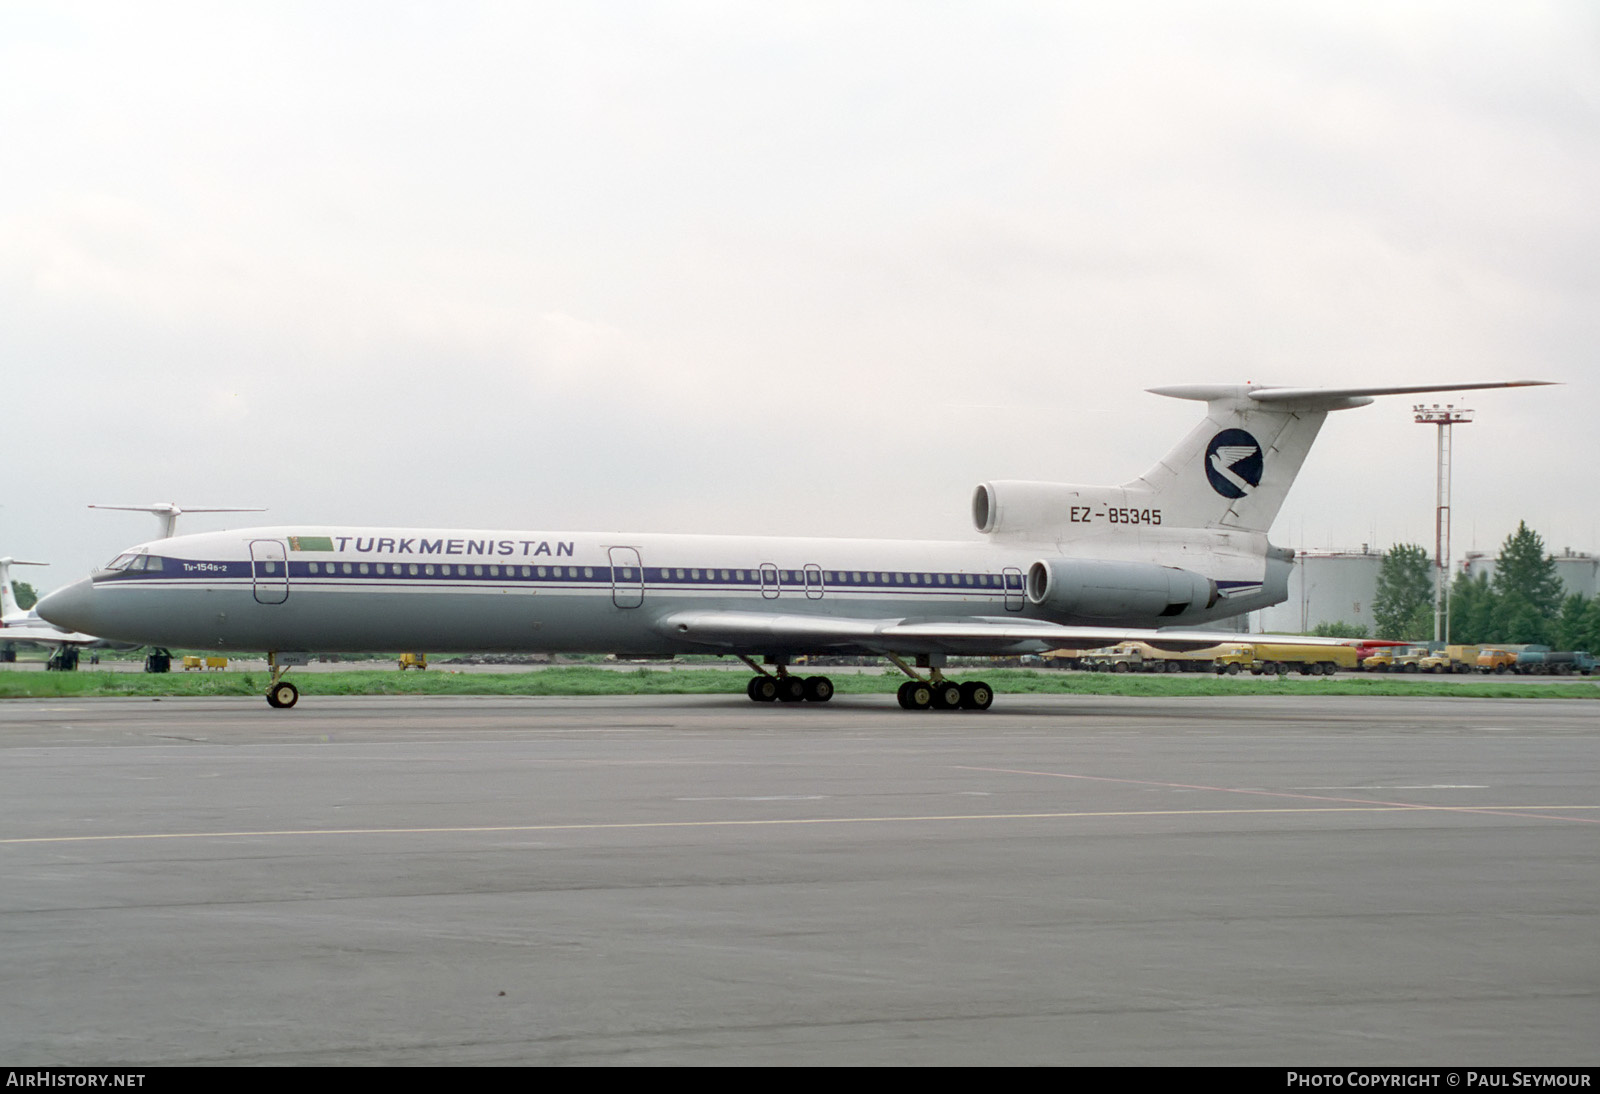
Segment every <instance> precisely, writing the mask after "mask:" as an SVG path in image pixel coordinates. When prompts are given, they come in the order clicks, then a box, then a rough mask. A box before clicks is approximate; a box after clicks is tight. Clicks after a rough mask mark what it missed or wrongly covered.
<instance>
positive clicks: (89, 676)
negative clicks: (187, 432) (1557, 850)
mask: <svg viewBox="0 0 1600 1094" xmlns="http://www.w3.org/2000/svg"><path fill="white" fill-rule="evenodd" d="M824 671H826V670H824ZM950 675H951V677H952V678H954V679H956V680H970V679H983V680H986V681H988V683H989V684H990V685H991V686H993V687H994V689H995V691H996V692H997V693H998V694H999V695H1000V696H1001V697H1002V698H1003V697H1004V696H1005V695H1007V694H1019V693H1030V694H1042V695H1129V696H1173V697H1179V696H1195V695H1228V696H1247V695H1296V694H1311V695H1376V696H1414V697H1418V698H1428V699H1444V698H1448V699H1600V682H1593V681H1582V682H1574V683H1561V684H1527V683H1514V682H1511V681H1508V680H1506V679H1505V678H1503V677H1493V678H1486V679H1484V680H1483V681H1481V682H1479V681H1473V682H1469V683H1453V682H1447V681H1443V680H1440V681H1433V680H1405V681H1399V680H1390V679H1386V678H1384V677H1381V676H1374V677H1368V676H1335V677H1314V678H1311V677H1301V676H1297V675H1296V676H1284V677H1219V676H1210V675H1188V674H1185V675H1181V676H1145V675H1123V674H1113V673H1071V672H1051V671H1033V670H1028V669H997V670H994V671H987V670H983V669H962V670H952V671H951V673H950ZM269 679H270V677H269V676H268V675H267V674H266V673H265V672H208V673H204V674H189V673H178V672H174V673H167V674H162V675H146V674H144V673H120V672H119V673H112V672H61V673H56V672H50V673H46V672H5V673H0V699H56V698H93V697H97V696H130V697H168V696H175V697H176V696H213V695H251V696H259V695H263V694H265V692H266V688H267V682H268V680H269ZM287 679H289V680H291V681H292V682H293V683H294V684H295V686H296V687H298V688H299V689H300V692H301V694H302V695H718V694H726V695H737V694H739V693H740V692H741V691H743V690H744V685H745V681H746V679H747V677H746V676H745V675H744V674H743V673H740V672H729V671H725V670H721V669H667V670H663V669H635V670H632V671H627V670H623V671H618V670H614V669H596V668H584V667H558V668H548V669H539V670H536V671H531V672H507V673H487V672H474V673H455V672H450V671H448V670H445V671H441V670H438V669H429V670H427V671H425V672H404V673H402V672H397V671H395V670H394V669H384V670H369V671H357V672H291V673H290V674H289V675H288V677H287ZM904 679H905V677H903V676H902V675H900V674H899V673H898V672H894V673H890V672H883V673H841V674H839V675H837V676H834V677H832V680H833V683H834V688H835V690H836V691H837V692H839V693H840V694H843V695H868V694H893V693H894V690H895V689H896V688H897V687H899V686H900V684H901V682H902V681H903V680H904Z"/></svg>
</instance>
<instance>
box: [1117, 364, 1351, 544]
mask: <svg viewBox="0 0 1600 1094" xmlns="http://www.w3.org/2000/svg"><path fill="white" fill-rule="evenodd" d="M1155 391H1156V393H1157V394H1159V395H1172V396H1175V397H1177V398H1182V399H1204V400H1205V403H1206V416H1205V418H1204V419H1203V420H1202V421H1201V422H1200V424H1199V425H1197V426H1195V427H1194V429H1192V430H1190V431H1189V434H1188V436H1186V437H1184V438H1183V440H1181V441H1179V442H1178V445H1177V447H1175V448H1174V449H1173V450H1172V451H1171V452H1168V453H1167V454H1166V455H1165V456H1163V457H1162V458H1161V461H1160V462H1159V463H1157V464H1156V465H1155V466H1154V467H1152V468H1151V469H1150V470H1149V471H1146V472H1145V473H1144V474H1143V475H1142V476H1140V477H1139V478H1138V479H1137V480H1135V481H1133V482H1130V483H1127V484H1125V486H1124V488H1125V489H1126V490H1128V491H1129V492H1130V493H1149V494H1151V495H1153V496H1154V497H1157V498H1159V499H1160V505H1161V510H1162V520H1163V523H1164V524H1166V525H1169V526H1171V525H1176V526H1178V527H1180V528H1238V529H1242V530H1247V531H1252V532H1265V531H1266V530H1267V529H1269V528H1271V527H1272V522H1273V521H1274V520H1275V519H1277V516H1278V510H1279V509H1281V508H1282V507H1283V500H1284V498H1285V497H1287V496H1288V493H1289V487H1290V486H1291V485H1292V484H1293V483H1294V479H1295V476H1296V475H1297V474H1299V472H1300V466H1301V465H1302V464H1303V463H1305V459H1306V454H1307V453H1308V452H1310V451H1311V443H1312V442H1313V441H1315V440H1316V439H1317V433H1318V431H1319V430H1321V429H1322V423H1323V421H1324V419H1326V418H1327V416H1328V412H1327V410H1325V409H1295V408H1280V407H1276V406H1273V405H1271V404H1263V403H1260V402H1257V401H1255V400H1254V399H1251V398H1250V391H1251V389H1250V388H1248V387H1215V386H1204V387H1201V386H1196V387H1190V388H1157V389H1155Z"/></svg>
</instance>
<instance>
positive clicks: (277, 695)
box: [267, 681, 300, 710]
mask: <svg viewBox="0 0 1600 1094" xmlns="http://www.w3.org/2000/svg"><path fill="white" fill-rule="evenodd" d="M299 701H300V689H299V688H297V687H295V686H294V685H293V684H291V683H289V682H288V681H280V682H278V683H276V684H273V685H272V686H271V687H270V688H268V689H267V706H269V707H276V708H278V709H282V710H287V709H288V708H289V707H292V706H294V705H295V704H296V703H298V702H299Z"/></svg>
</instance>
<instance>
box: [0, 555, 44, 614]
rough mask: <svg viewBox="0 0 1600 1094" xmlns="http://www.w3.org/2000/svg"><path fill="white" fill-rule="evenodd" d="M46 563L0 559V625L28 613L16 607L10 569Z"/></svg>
mask: <svg viewBox="0 0 1600 1094" xmlns="http://www.w3.org/2000/svg"><path fill="white" fill-rule="evenodd" d="M48 565H50V564H49V563H48V562H28V561H27V560H25V559H20V558H9V557H7V558H0V625H4V624H5V623H9V622H10V621H11V620H13V619H19V618H21V617H22V616H24V615H27V614H28V613H27V612H25V611H23V610H22V609H21V608H20V607H18V606H17V594H16V592H15V591H14V590H13V589H12V588H11V567H13V566H48Z"/></svg>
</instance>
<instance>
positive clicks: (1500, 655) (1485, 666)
mask: <svg viewBox="0 0 1600 1094" xmlns="http://www.w3.org/2000/svg"><path fill="white" fill-rule="evenodd" d="M1516 663H1517V655H1516V654H1514V653H1512V652H1511V651H1510V650H1494V649H1486V650H1482V651H1480V652H1479V653H1478V671H1479V672H1481V673H1485V674H1487V673H1491V672H1495V673H1505V672H1507V671H1509V670H1510V669H1511V667H1512V666H1513V665H1515V664H1516Z"/></svg>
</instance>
